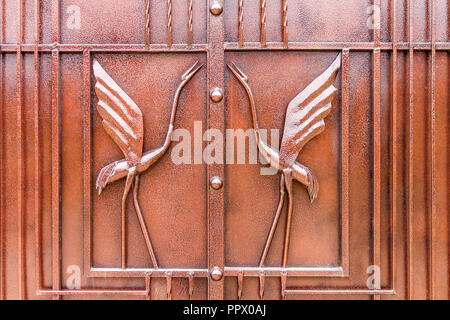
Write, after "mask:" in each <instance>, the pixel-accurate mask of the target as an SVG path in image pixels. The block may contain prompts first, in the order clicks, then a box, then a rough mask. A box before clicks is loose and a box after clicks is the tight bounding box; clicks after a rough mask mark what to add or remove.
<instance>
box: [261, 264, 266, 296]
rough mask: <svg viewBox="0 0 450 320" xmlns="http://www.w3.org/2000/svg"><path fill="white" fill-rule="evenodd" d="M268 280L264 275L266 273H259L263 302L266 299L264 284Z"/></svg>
mask: <svg viewBox="0 0 450 320" xmlns="http://www.w3.org/2000/svg"><path fill="white" fill-rule="evenodd" d="M265 280H266V275H265V273H264V271H261V272H260V273H259V299H261V300H263V299H264V283H265Z"/></svg>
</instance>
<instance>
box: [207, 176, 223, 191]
mask: <svg viewBox="0 0 450 320" xmlns="http://www.w3.org/2000/svg"><path fill="white" fill-rule="evenodd" d="M209 185H210V186H211V188H213V189H214V190H219V189H220V188H222V186H223V180H222V178H221V177H212V178H211V179H210V180H209Z"/></svg>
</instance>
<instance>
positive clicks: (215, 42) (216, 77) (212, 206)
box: [205, 0, 226, 300]
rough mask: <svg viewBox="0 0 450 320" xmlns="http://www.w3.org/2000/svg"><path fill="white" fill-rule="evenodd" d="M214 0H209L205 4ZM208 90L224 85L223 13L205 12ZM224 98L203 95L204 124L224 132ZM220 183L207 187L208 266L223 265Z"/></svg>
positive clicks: (217, 291)
mask: <svg viewBox="0 0 450 320" xmlns="http://www.w3.org/2000/svg"><path fill="white" fill-rule="evenodd" d="M214 1H215V0H209V6H211V5H212V4H213V3H214ZM208 47H209V48H208V53H207V64H208V77H207V78H208V79H207V85H208V92H209V90H210V89H211V88H214V87H218V88H221V89H222V90H223V88H224V78H225V76H224V73H225V70H224V66H225V65H224V63H225V54H224V20H223V14H220V15H212V14H209V15H208ZM224 100H225V99H222V100H221V101H220V102H212V101H211V99H209V98H207V101H208V109H207V126H208V128H215V129H217V130H220V131H221V132H222V134H224V133H225V107H224ZM221 163H222V164H217V163H214V164H210V165H208V166H207V179H208V180H207V181H205V182H206V183H208V181H209V180H210V179H211V178H212V177H213V176H218V177H222V178H223V177H224V174H225V168H224V165H223V163H224V161H223V159H222V162H221ZM225 187H226V183H225V186H224V187H222V188H221V189H219V190H214V189H212V188H209V187H208V204H207V206H208V207H207V209H208V268H209V269H210V270H211V269H212V268H213V267H219V268H221V269H222V270H223V268H224V260H225V258H224V254H225V253H224V210H225V203H224V192H225V191H224V190H225ZM223 288H224V279H223V277H222V279H220V280H213V279H212V278H211V277H209V278H208V298H209V299H219V300H222V299H223V296H224V292H223Z"/></svg>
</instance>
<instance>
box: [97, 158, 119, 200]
mask: <svg viewBox="0 0 450 320" xmlns="http://www.w3.org/2000/svg"><path fill="white" fill-rule="evenodd" d="M115 167H116V162H113V163H110V164H108V165H107V166H105V167H103V168H102V170H100V173H99V174H98V177H97V183H96V188H97V189H98V195H100V194H101V193H102V190H103V188H105V186H106V185H107V184H108V181H109V179H110V178H111V176H112V175H113V174H114V169H115Z"/></svg>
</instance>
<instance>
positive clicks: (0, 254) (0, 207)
mask: <svg viewBox="0 0 450 320" xmlns="http://www.w3.org/2000/svg"><path fill="white" fill-rule="evenodd" d="M0 4H1V11H0V18H1V23H0V26H1V30H0V44H3V42H4V39H5V36H4V35H5V14H4V13H5V1H4V0H2V1H0ZM3 60H4V54H3V53H1V55H0V77H1V80H0V103H1V109H0V116H1V119H0V139H1V140H0V141H1V144H0V300H5V299H6V289H5V287H6V285H5V279H6V276H5V275H6V269H5V267H6V261H5V260H6V258H5V247H4V245H5V231H6V230H5V229H6V228H5V225H6V222H5V210H4V196H3V193H4V188H3V182H4V176H3V173H4V168H3V166H4V159H3V157H4V155H5V153H4V145H5V144H4V141H5V140H4V126H3V122H4V105H5V92H4V88H5V86H4V80H5V73H4V61H3Z"/></svg>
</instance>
